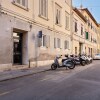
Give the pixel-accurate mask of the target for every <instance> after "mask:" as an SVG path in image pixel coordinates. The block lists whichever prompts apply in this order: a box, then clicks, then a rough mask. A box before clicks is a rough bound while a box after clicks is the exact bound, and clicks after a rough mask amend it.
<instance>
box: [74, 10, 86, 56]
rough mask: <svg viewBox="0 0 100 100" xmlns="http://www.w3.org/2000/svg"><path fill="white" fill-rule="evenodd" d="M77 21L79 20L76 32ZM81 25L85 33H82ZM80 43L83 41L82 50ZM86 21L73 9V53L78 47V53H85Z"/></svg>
mask: <svg viewBox="0 0 100 100" xmlns="http://www.w3.org/2000/svg"><path fill="white" fill-rule="evenodd" d="M75 22H77V32H75V24H74V23H75ZM81 25H82V26H83V35H81ZM79 43H82V46H81V52H80V51H79V50H80V49H79V48H80V47H79ZM84 45H85V21H84V20H83V19H82V18H81V17H80V16H79V15H78V14H77V13H76V12H75V11H74V10H73V54H75V48H76V47H77V55H78V54H79V53H81V54H83V53H85V47H84Z"/></svg>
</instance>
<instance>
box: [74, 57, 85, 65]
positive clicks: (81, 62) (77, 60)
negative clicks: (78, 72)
mask: <svg viewBox="0 0 100 100" xmlns="http://www.w3.org/2000/svg"><path fill="white" fill-rule="evenodd" d="M73 59H74V60H75V64H76V65H82V66H85V64H86V63H85V59H84V58H83V57H82V56H79V57H78V56H75V57H74V58H73Z"/></svg>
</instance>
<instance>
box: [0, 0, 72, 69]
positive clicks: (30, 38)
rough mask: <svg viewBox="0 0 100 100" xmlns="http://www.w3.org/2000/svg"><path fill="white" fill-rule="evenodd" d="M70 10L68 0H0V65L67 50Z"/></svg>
mask: <svg viewBox="0 0 100 100" xmlns="http://www.w3.org/2000/svg"><path fill="white" fill-rule="evenodd" d="M71 10H72V0H0V43H2V44H1V45H0V66H1V67H0V68H6V67H9V68H11V67H12V66H13V65H16V64H19V65H29V61H30V62H34V64H35V65H34V66H40V64H41V65H46V64H49V63H50V61H52V60H53V59H54V57H55V55H57V54H67V53H68V54H70V53H71V51H72V48H71V47H72V46H71V44H72V43H71V42H72V41H71V33H72V32H71V31H72V30H71V27H72V26H71V25H72V24H71V22H72V21H71V19H72V16H71ZM39 33H42V34H43V36H42V39H39V38H38V34H39ZM40 41H41V42H40ZM32 66H33V65H32Z"/></svg>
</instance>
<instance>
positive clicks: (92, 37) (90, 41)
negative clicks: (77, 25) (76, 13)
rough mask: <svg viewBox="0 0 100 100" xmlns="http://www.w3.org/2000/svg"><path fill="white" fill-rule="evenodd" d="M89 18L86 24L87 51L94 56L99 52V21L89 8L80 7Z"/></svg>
mask: <svg viewBox="0 0 100 100" xmlns="http://www.w3.org/2000/svg"><path fill="white" fill-rule="evenodd" d="M80 12H81V13H82V14H83V15H84V17H85V18H86V20H87V23H86V25H85V53H86V54H87V55H91V56H94V55H95V54H96V53H97V30H98V23H97V21H96V20H95V18H94V17H93V15H92V14H91V13H90V11H89V10H88V9H87V8H83V9H80Z"/></svg>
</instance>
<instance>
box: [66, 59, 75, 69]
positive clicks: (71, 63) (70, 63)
mask: <svg viewBox="0 0 100 100" xmlns="http://www.w3.org/2000/svg"><path fill="white" fill-rule="evenodd" d="M67 64H69V65H70V66H68V68H69V69H74V68H75V64H74V63H73V62H71V61H70V62H68V63H67Z"/></svg>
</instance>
